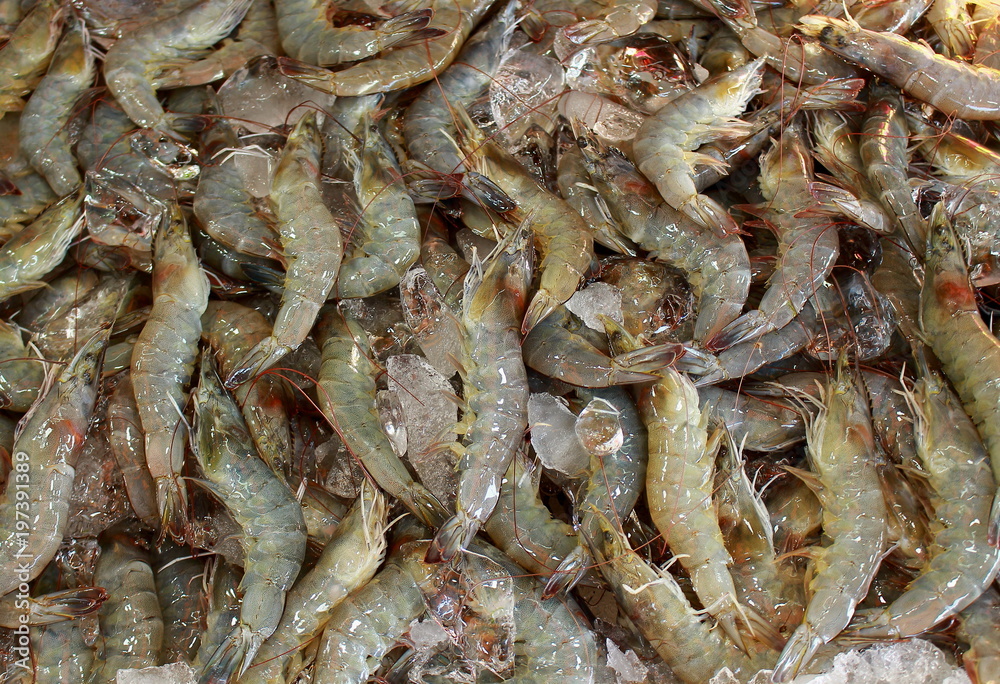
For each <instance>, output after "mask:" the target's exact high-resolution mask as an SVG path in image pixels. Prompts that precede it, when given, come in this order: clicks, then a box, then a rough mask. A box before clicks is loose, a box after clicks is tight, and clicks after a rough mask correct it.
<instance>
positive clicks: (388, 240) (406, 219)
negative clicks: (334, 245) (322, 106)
mask: <svg viewBox="0 0 1000 684" xmlns="http://www.w3.org/2000/svg"><path fill="white" fill-rule="evenodd" d="M357 133H358V137H359V138H361V141H362V142H361V150H360V151H359V156H358V158H355V159H353V160H352V162H353V166H354V188H355V191H356V192H357V195H358V201H359V203H360V205H361V207H362V214H361V217H360V225H357V226H355V227H356V228H358V229H360V231H361V233H362V239H361V245H360V247H359V249H358V250H357V252H360V254H358V253H354V254H347V255H345V258H344V260H343V263H341V265H340V275H339V276H338V277H337V296H338V297H340V298H342V299H346V298H349V297H370V296H372V295H374V294H378V293H379V292H384V291H385V290H388V289H390V288H393V287H396V286H397V285H399V279H400V278H402V277H403V274H404V273H406V270H407V269H408V268H409V267H410V266H412V265H413V262H414V261H416V260H417V257H418V256H419V255H420V224H419V223H418V222H417V215H416V210H415V209H414V207H413V200H412V199H411V198H410V194H409V193H408V192H407V189H406V183H404V182H403V175H402V172H401V171H400V169H399V165H398V164H397V163H396V157H395V155H394V154H393V152H392V148H390V147H389V144H388V143H387V142H386V141H385V139H384V138H383V137H382V133H381V131H379V128H378V125H376V124H375V122H374V120H373V119H372V117H371V114H366V115H365V117H364V118H363V119H362V120H361V126H360V130H359V131H358V132H357ZM362 254H363V256H362Z"/></svg>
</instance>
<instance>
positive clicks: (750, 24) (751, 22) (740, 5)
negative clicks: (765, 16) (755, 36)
mask: <svg viewBox="0 0 1000 684" xmlns="http://www.w3.org/2000/svg"><path fill="white" fill-rule="evenodd" d="M712 7H713V8H714V9H715V11H716V12H717V13H718V15H719V17H720V18H722V19H724V20H728V21H732V22H734V23H735V24H737V25H738V26H740V27H742V28H746V29H753V28H756V27H757V13H756V12H755V11H754V8H753V3H751V2H750V0H717V1H716V2H713V3H712Z"/></svg>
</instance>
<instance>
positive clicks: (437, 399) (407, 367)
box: [385, 354, 458, 503]
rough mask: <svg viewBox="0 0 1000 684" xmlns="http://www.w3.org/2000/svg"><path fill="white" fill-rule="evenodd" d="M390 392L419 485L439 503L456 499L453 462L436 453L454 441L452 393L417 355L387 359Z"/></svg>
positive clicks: (446, 455) (447, 454)
mask: <svg viewBox="0 0 1000 684" xmlns="http://www.w3.org/2000/svg"><path fill="white" fill-rule="evenodd" d="M385 367H386V372H387V373H388V375H389V391H391V392H394V393H395V394H396V397H397V399H398V400H399V405H400V407H401V408H402V412H403V418H404V420H405V422H406V442H407V457H408V458H409V460H410V463H411V464H413V468H414V469H415V470H416V471H417V475H419V476H420V479H421V481H422V482H423V483H424V484H425V485H426V486H427V488H428V489H430V490H431V492H432V493H433V494H434V496H436V497H438V498H439V499H440V500H441V502H442V503H444V502H447V501H453V500H454V498H455V483H456V477H455V461H454V460H453V454H452V453H451V452H450V451H443V450H436V449H434V447H436V446H438V445H439V444H441V443H448V442H452V441H454V440H455V433H454V432H450V431H449V430H448V428H451V427H453V426H454V425H455V423H456V422H458V406H456V404H455V402H454V401H452V398H451V395H453V394H454V393H455V390H454V389H453V388H452V386H451V383H449V382H448V379H447V378H445V377H444V376H443V375H441V374H440V373H439V372H437V370H435V369H434V366H432V365H430V364H429V363H427V361H426V359H424V357H422V356H418V355H416V354H399V355H398V356H390V357H389V359H388V360H387V361H386V364H385Z"/></svg>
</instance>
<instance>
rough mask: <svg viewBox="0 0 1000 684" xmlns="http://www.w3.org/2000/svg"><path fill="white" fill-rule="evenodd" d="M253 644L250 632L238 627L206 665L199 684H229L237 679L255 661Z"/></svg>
mask: <svg viewBox="0 0 1000 684" xmlns="http://www.w3.org/2000/svg"><path fill="white" fill-rule="evenodd" d="M252 642H253V635H252V634H251V633H250V630H248V629H245V628H242V627H237V628H236V629H235V630H234V631H233V632H232V633H230V635H229V636H228V637H226V640H225V641H223V642H222V643H221V644H219V646H218V648H216V649H215V652H214V653H213V654H212V657H211V658H209V660H208V662H207V663H205V668H204V669H203V670H202V673H201V676H200V677H199V678H198V684H228V682H231V681H233V680H235V679H237V678H238V677H239V675H241V674H243V672H244V670H246V668H247V667H248V666H249V665H250V663H251V661H252V660H253V656H254V654H253V653H251V652H250V651H251V646H252ZM253 650H254V651H256V649H253Z"/></svg>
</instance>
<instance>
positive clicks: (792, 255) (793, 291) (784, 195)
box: [709, 122, 840, 349]
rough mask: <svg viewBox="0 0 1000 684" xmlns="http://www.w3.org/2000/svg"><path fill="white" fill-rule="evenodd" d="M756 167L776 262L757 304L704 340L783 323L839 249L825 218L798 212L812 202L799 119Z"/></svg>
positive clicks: (727, 342) (747, 335) (743, 335)
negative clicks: (773, 236)
mask: <svg viewBox="0 0 1000 684" xmlns="http://www.w3.org/2000/svg"><path fill="white" fill-rule="evenodd" d="M760 167H761V170H760V191H761V194H763V195H764V198H765V199H766V200H767V204H766V205H765V206H764V215H765V217H766V218H767V219H768V222H769V223H768V225H770V226H773V227H774V231H775V232H776V233H777V235H778V241H779V244H778V264H777V266H776V267H775V271H774V274H773V275H772V276H771V277H770V279H768V282H767V291H766V292H765V293H764V297H763V298H762V299H761V301H760V304H759V305H758V307H757V309H755V310H753V311H749V312H747V313H745V314H743V316H741V317H740V318H738V319H736V320H735V321H733V322H732V323H730V324H729V325H727V326H726V327H725V328H724V329H723V330H722V332H720V333H719V335H718V336H716V338H715V339H713V340H711V341H710V342H709V344H710V346H714V347H716V348H720V349H725V348H727V347H731V346H732V345H734V344H736V343H738V342H743V341H745V340H748V339H753V338H757V337H760V336H761V335H763V334H765V333H768V332H771V331H772V330H779V329H781V328H783V327H784V326H786V325H788V323H789V322H790V321H791V320H792V319H794V318H795V316H796V315H797V314H798V313H799V311H801V310H802V307H803V306H805V304H806V301H807V300H808V299H809V298H810V297H812V296H813V295H815V294H816V292H817V290H818V288H819V287H820V285H822V283H823V282H824V281H825V280H826V278H827V276H828V275H830V273H831V271H832V270H833V266H834V264H835V263H836V261H837V256H838V254H839V253H840V241H839V238H838V236H837V231H836V229H835V228H834V227H833V226H832V225H831V224H830V223H829V222H828V221H827V220H825V219H823V218H809V217H804V216H801V215H800V212H802V211H803V210H804V209H807V208H809V207H811V206H812V205H813V204H814V203H815V200H814V199H813V197H812V195H811V193H810V191H809V184H810V182H811V180H812V176H813V164H812V155H811V154H810V152H809V149H808V147H807V145H806V141H805V131H804V130H803V127H802V125H801V123H794V122H793V123H791V124H789V125H788V126H787V127H786V128H785V130H784V132H783V133H782V135H781V140H780V141H779V143H778V144H777V145H775V146H774V147H772V148H771V149H770V150H769V151H768V152H767V153H766V154H765V155H764V157H763V158H762V160H761V165H760Z"/></svg>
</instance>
